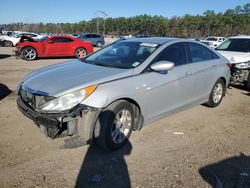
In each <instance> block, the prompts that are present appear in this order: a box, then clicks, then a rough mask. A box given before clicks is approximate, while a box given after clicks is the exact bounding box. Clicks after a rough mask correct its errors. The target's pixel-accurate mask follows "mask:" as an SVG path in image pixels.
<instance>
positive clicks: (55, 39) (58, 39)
mask: <svg viewBox="0 0 250 188" xmlns="http://www.w3.org/2000/svg"><path fill="white" fill-rule="evenodd" d="M52 41H53V42H55V43H57V42H71V41H73V40H72V39H70V38H65V37H55V38H53V39H52Z"/></svg>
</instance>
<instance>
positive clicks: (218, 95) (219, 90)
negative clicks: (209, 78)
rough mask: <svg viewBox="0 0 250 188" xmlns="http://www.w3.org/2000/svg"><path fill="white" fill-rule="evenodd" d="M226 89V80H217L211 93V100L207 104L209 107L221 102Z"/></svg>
mask: <svg viewBox="0 0 250 188" xmlns="http://www.w3.org/2000/svg"><path fill="white" fill-rule="evenodd" d="M225 91H226V87H225V83H224V81H223V80H221V79H219V80H217V81H216V83H215V84H214V87H213V89H212V91H211V93H210V96H209V100H208V102H207V103H206V105H207V106H209V107H216V106H218V105H219V104H220V103H221V101H222V98H223V97H224V96H225Z"/></svg>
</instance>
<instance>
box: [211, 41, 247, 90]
mask: <svg viewBox="0 0 250 188" xmlns="http://www.w3.org/2000/svg"><path fill="white" fill-rule="evenodd" d="M216 50H217V51H218V52H219V53H220V54H221V55H223V56H225V57H226V58H227V59H228V60H229V61H230V63H231V64H232V68H231V84H232V85H239V84H240V85H242V84H244V85H245V86H246V88H247V89H248V90H249V91H250V36H235V37H230V38H228V39H227V40H226V41H224V42H223V43H222V44H221V45H220V46H218V47H217V48H216Z"/></svg>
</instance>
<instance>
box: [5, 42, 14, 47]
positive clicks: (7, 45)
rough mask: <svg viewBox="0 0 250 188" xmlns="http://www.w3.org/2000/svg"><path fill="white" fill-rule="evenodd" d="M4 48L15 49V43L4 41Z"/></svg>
mask: <svg viewBox="0 0 250 188" xmlns="http://www.w3.org/2000/svg"><path fill="white" fill-rule="evenodd" d="M4 46H5V47H13V46H14V45H13V43H12V42H11V41H9V40H6V41H4Z"/></svg>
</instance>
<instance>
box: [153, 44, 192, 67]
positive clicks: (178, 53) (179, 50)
mask: <svg viewBox="0 0 250 188" xmlns="http://www.w3.org/2000/svg"><path fill="white" fill-rule="evenodd" d="M158 61H170V62H173V63H174V64H175V66H178V65H183V64H187V55H186V51H185V46H184V44H183V43H176V44H172V45H170V46H168V47H167V48H166V49H165V50H163V52H162V53H161V54H160V55H159V56H158V57H157V58H156V60H155V62H158Z"/></svg>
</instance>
